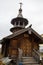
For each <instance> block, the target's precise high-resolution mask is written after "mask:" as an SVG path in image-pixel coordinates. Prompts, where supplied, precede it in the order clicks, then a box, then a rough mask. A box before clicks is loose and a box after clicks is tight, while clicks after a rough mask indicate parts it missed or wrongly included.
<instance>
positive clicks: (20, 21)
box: [10, 3, 28, 33]
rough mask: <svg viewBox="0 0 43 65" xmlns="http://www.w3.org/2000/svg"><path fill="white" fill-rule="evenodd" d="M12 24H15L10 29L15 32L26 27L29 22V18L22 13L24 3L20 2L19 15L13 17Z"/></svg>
mask: <svg viewBox="0 0 43 65" xmlns="http://www.w3.org/2000/svg"><path fill="white" fill-rule="evenodd" d="M11 24H12V25H13V26H14V27H13V28H11V29H10V31H11V32H13V33H14V32H15V31H18V30H20V29H24V28H25V26H26V25H27V24H28V20H27V19H26V18H24V17H23V15H22V3H20V8H19V14H18V16H17V17H16V18H14V19H12V21H11Z"/></svg>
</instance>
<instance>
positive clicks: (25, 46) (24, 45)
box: [20, 38, 32, 56]
mask: <svg viewBox="0 0 43 65" xmlns="http://www.w3.org/2000/svg"><path fill="white" fill-rule="evenodd" d="M20 48H21V49H22V50H23V56H31V54H32V46H31V42H30V41H29V39H26V38H24V39H22V40H21V45H20Z"/></svg>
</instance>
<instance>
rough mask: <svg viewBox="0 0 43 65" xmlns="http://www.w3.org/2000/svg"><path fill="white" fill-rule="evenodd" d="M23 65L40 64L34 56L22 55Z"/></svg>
mask: <svg viewBox="0 0 43 65" xmlns="http://www.w3.org/2000/svg"><path fill="white" fill-rule="evenodd" d="M21 63H22V64H23V65H40V64H39V63H38V62H37V61H36V60H35V59H34V58H33V57H22V61H21Z"/></svg>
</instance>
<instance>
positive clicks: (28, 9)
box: [0, 0, 43, 39]
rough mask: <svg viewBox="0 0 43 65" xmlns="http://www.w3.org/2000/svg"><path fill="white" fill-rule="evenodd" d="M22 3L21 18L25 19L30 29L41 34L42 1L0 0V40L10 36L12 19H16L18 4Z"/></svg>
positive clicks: (42, 31)
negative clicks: (30, 26)
mask: <svg viewBox="0 0 43 65" xmlns="http://www.w3.org/2000/svg"><path fill="white" fill-rule="evenodd" d="M20 2H22V3H23V6H22V9H23V12H22V14H23V17H25V18H27V19H28V21H29V24H28V26H29V25H30V24H32V28H33V29H34V30H35V31H36V32H38V33H39V34H43V0H0V39H2V38H3V37H6V36H8V35H10V34H11V32H10V31H9V30H10V28H11V27H12V25H11V23H10V22H11V20H12V18H15V17H17V15H18V10H19V3H20Z"/></svg>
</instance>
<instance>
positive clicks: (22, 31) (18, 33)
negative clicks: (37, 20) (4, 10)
mask: <svg viewBox="0 0 43 65" xmlns="http://www.w3.org/2000/svg"><path fill="white" fill-rule="evenodd" d="M29 30H31V32H32V33H34V34H35V35H36V36H37V37H38V38H39V39H41V40H42V41H43V38H42V37H41V36H40V35H39V34H38V33H37V32H36V31H34V30H33V29H32V28H31V27H28V28H25V29H21V30H19V31H16V32H14V33H13V34H11V35H9V36H7V37H5V38H7V39H11V38H14V37H15V36H18V35H20V34H22V33H25V32H26V31H29Z"/></svg>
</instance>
